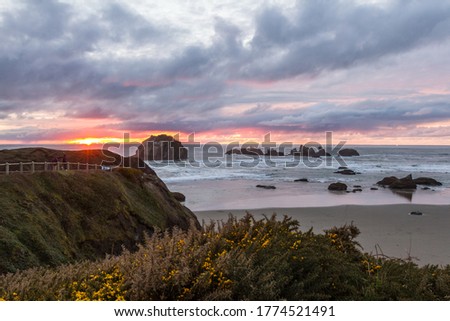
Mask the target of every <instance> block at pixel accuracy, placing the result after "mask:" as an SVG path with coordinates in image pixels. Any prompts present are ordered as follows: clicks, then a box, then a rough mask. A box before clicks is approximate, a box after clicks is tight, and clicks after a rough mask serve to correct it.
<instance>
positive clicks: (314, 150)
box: [291, 145, 331, 158]
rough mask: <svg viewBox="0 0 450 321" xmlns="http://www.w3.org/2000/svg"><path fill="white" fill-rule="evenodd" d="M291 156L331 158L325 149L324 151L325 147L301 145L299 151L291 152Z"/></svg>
mask: <svg viewBox="0 0 450 321" xmlns="http://www.w3.org/2000/svg"><path fill="white" fill-rule="evenodd" d="M291 155H294V156H303V157H317V158H318V157H322V156H331V155H330V153H327V152H326V151H325V149H323V147H322V146H320V145H319V146H317V147H308V146H304V145H300V147H299V149H298V150H297V149H296V148H294V149H293V150H291Z"/></svg>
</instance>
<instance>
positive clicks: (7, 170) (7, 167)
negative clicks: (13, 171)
mask: <svg viewBox="0 0 450 321" xmlns="http://www.w3.org/2000/svg"><path fill="white" fill-rule="evenodd" d="M5 173H6V175H8V174H9V164H8V163H6V164H5Z"/></svg>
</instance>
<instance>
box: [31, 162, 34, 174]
mask: <svg viewBox="0 0 450 321" xmlns="http://www.w3.org/2000/svg"><path fill="white" fill-rule="evenodd" d="M31 172H32V173H34V162H31Z"/></svg>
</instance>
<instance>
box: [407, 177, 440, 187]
mask: <svg viewBox="0 0 450 321" xmlns="http://www.w3.org/2000/svg"><path fill="white" fill-rule="evenodd" d="M414 183H416V184H417V185H425V186H442V183H441V182H438V181H437V180H435V179H434V178H430V177H418V178H415V179H414Z"/></svg>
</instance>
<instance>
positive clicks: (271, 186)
mask: <svg viewBox="0 0 450 321" xmlns="http://www.w3.org/2000/svg"><path fill="white" fill-rule="evenodd" d="M256 187H258V188H264V189H276V187H275V186H273V185H256Z"/></svg>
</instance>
